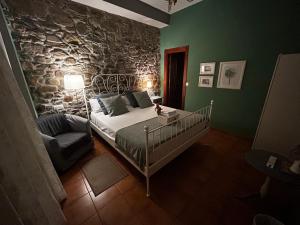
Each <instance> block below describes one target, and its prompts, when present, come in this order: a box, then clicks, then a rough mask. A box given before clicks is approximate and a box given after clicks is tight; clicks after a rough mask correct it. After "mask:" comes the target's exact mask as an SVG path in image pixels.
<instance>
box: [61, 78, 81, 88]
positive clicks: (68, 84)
mask: <svg viewBox="0 0 300 225" xmlns="http://www.w3.org/2000/svg"><path fill="white" fill-rule="evenodd" d="M64 87H65V89H66V90H76V89H83V88H84V82H83V77H82V76H81V75H65V76H64Z"/></svg>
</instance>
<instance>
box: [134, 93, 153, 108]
mask: <svg viewBox="0 0 300 225" xmlns="http://www.w3.org/2000/svg"><path fill="white" fill-rule="evenodd" d="M132 94H133V96H134V97H135V99H136V101H137V103H138V105H139V107H141V108H147V107H150V106H153V103H152V101H151V99H150V97H149V95H148V93H147V91H144V92H133V93H132Z"/></svg>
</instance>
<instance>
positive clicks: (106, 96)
mask: <svg viewBox="0 0 300 225" xmlns="http://www.w3.org/2000/svg"><path fill="white" fill-rule="evenodd" d="M116 95H117V93H107V94H99V95H98V96H97V99H98V102H99V104H100V107H101V109H102V112H103V113H104V115H107V114H108V111H107V109H106V108H105V105H104V104H103V102H102V99H104V98H108V97H111V96H116Z"/></svg>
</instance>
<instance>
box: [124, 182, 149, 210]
mask: <svg viewBox="0 0 300 225" xmlns="http://www.w3.org/2000/svg"><path fill="white" fill-rule="evenodd" d="M124 197H125V199H126V200H127V202H128V204H129V205H130V206H131V208H132V210H133V211H134V213H136V214H138V213H139V212H140V211H142V210H144V209H145V208H146V207H147V206H148V205H149V204H151V202H152V200H151V199H150V198H148V197H147V196H146V188H145V187H142V185H141V184H140V185H137V186H136V187H134V188H132V189H130V190H129V191H127V192H126V193H125V194H124Z"/></svg>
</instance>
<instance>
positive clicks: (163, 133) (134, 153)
mask: <svg viewBox="0 0 300 225" xmlns="http://www.w3.org/2000/svg"><path fill="white" fill-rule="evenodd" d="M178 113H179V119H180V118H183V117H185V116H187V115H189V114H191V113H190V112H186V111H181V110H178ZM203 120H204V118H202V117H201V116H200V115H199V114H194V115H193V116H189V117H186V119H183V120H182V121H181V122H177V123H173V124H171V125H168V126H165V127H164V128H163V129H160V130H157V131H155V132H154V134H153V133H151V134H149V140H148V146H149V148H148V149H149V151H151V150H152V149H153V147H156V146H158V145H159V144H161V143H164V142H165V141H167V140H169V139H171V137H174V136H175V133H177V134H180V133H182V132H184V131H185V130H186V129H188V128H191V127H193V126H194V125H196V124H198V123H201V122H203ZM145 126H148V127H149V130H152V129H155V128H158V127H160V126H162V125H161V124H160V123H159V121H158V117H155V118H152V119H149V120H146V121H143V122H140V123H136V124H134V125H131V126H129V127H125V128H123V129H120V130H119V131H117V133H116V138H115V142H116V143H117V145H118V147H119V149H120V150H122V151H123V152H124V153H125V154H126V155H127V156H128V157H130V158H131V159H132V160H134V161H135V162H136V164H137V165H138V166H139V167H140V168H144V165H145V158H146V154H145V151H146V138H145V131H144V127H145Z"/></svg>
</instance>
